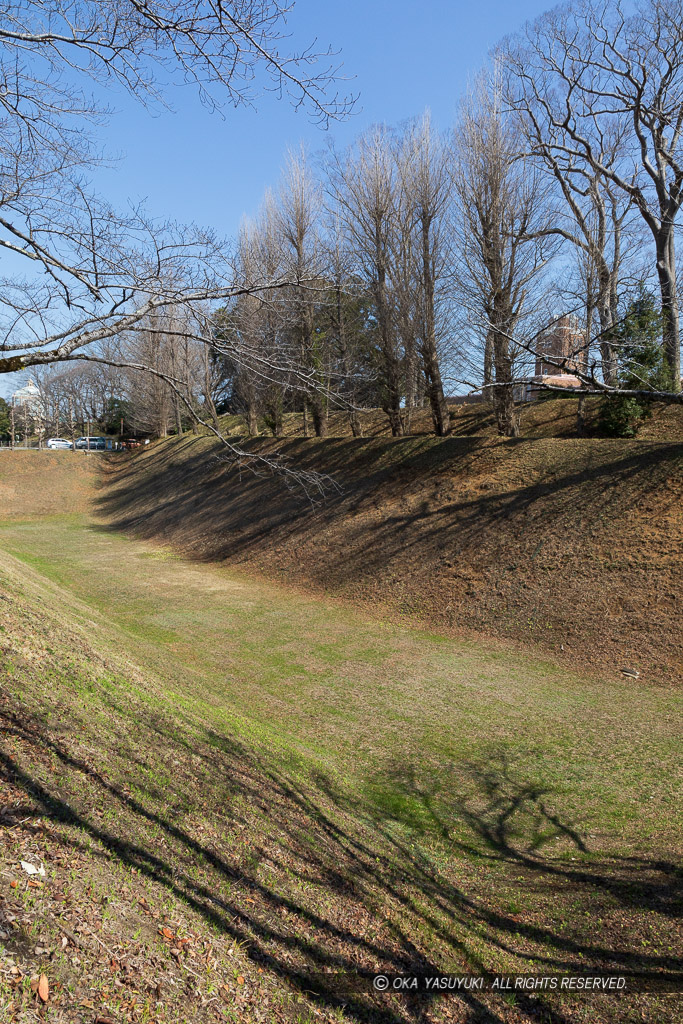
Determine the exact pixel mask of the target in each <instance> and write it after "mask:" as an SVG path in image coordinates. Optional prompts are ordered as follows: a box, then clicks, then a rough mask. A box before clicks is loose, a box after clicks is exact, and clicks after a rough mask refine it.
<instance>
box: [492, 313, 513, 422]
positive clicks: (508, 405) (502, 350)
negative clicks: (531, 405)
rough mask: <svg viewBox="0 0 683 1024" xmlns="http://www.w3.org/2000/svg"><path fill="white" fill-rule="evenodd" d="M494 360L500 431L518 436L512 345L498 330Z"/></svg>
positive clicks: (496, 403)
mask: <svg viewBox="0 0 683 1024" xmlns="http://www.w3.org/2000/svg"><path fill="white" fill-rule="evenodd" d="M494 362H495V370H496V386H495V387H494V388H493V407H494V409H495V413H496V422H497V424H498V433H499V434H501V435H502V436H503V437H517V436H518V435H519V423H518V421H517V416H516V415H515V399H514V391H513V383H512V359H511V358H510V346H509V342H508V339H507V336H506V335H505V334H499V333H498V332H496V335H495V340H494Z"/></svg>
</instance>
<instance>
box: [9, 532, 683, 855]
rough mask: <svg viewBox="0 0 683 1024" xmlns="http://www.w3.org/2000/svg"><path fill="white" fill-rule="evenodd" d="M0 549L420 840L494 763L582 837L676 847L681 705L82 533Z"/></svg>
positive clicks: (213, 708)
mask: <svg viewBox="0 0 683 1024" xmlns="http://www.w3.org/2000/svg"><path fill="white" fill-rule="evenodd" d="M0 544H1V545H2V547H3V548H4V549H5V550H7V551H8V552H10V553H11V554H13V555H14V556H15V557H17V558H19V559H21V560H22V561H24V562H25V563H26V564H28V565H30V566H32V567H33V568H35V569H37V570H38V571H39V572H40V573H41V574H43V575H44V576H46V577H47V578H49V579H51V580H53V581H54V582H55V583H56V584H58V585H59V586H60V587H64V588H65V589H66V591H67V593H68V594H73V595H75V596H76V597H77V598H78V599H79V601H81V602H83V606H84V609H87V611H85V610H84V611H82V612H81V616H82V619H83V621H86V620H87V619H88V618H90V617H92V627H91V628H92V629H93V630H94V631H97V629H98V628H99V627H98V624H99V622H101V621H106V622H107V623H108V624H109V625H110V626H112V627H114V628H115V629H116V630H118V631H120V634H121V636H122V637H123V638H124V641H123V642H124V643H125V644H126V645H128V646H129V649H130V651H131V654H132V655H133V656H134V657H135V659H136V661H137V662H138V663H139V664H141V665H143V666H145V667H148V668H149V669H151V670H152V671H154V672H156V673H157V674H158V675H160V676H161V677H163V679H164V682H165V685H166V687H167V688H168V692H169V694H170V695H172V697H173V699H174V700H176V701H178V702H179V703H180V704H181V705H182V706H184V707H187V708H188V709H191V708H195V707H196V708H201V710H202V714H204V715H207V716H209V717H210V719H211V720H212V722H213V723H214V724H215V726H216V727H217V728H225V727H226V726H228V727H229V728H231V729H237V730H238V731H239V733H240V734H241V735H243V736H248V737H250V738H255V737H258V738H259V739H260V740H261V741H262V742H263V743H264V744H266V745H267V746H268V747H269V748H270V749H277V750H279V751H280V755H279V756H282V757H285V758H287V760H288V761H289V762H291V761H292V758H294V760H296V761H297V762H299V763H300V764H301V767H302V770H307V771H310V770H313V769H315V768H325V769H328V770H331V771H333V772H334V774H335V775H336V776H338V777H339V778H343V779H345V781H346V784H348V785H349V786H352V787H353V789H354V791H355V792H363V793H364V794H365V796H366V799H367V800H368V802H369V806H370V805H372V806H373V808H374V810H375V811H377V812H380V813H384V814H386V815H387V816H388V817H390V818H392V819H396V820H397V821H405V822H408V823H410V824H412V825H415V824H416V822H418V821H419V822H420V823H421V826H420V827H422V825H423V824H424V822H425V821H426V820H428V819H429V817H430V816H429V815H427V817H425V814H424V812H423V810H421V809H420V808H422V807H423V804H424V801H425V799H426V795H427V794H429V795H430V796H429V799H430V800H432V799H433V800H434V801H435V806H434V809H435V810H437V811H438V815H439V820H440V821H441V820H442V819H443V821H444V823H445V826H446V827H447V828H451V827H454V826H455V825H457V823H458V822H459V821H460V813H459V811H458V810H457V809H456V807H455V806H454V805H453V803H452V801H451V800H450V798H449V794H452V792H453V790H454V788H455V789H457V790H458V792H459V796H458V801H456V803H458V805H459V804H460V803H461V802H462V800H463V799H469V798H470V796H471V798H472V799H476V798H477V788H478V787H479V788H480V787H481V781H480V782H479V783H477V782H473V781H472V780H473V778H476V777H478V776H477V773H478V772H479V770H480V768H481V767H482V766H486V765H488V764H489V763H491V762H492V761H494V762H498V763H499V764H503V763H504V764H505V765H507V766H508V768H507V770H508V771H511V772H513V773H514V777H515V779H516V780H517V781H518V783H519V784H520V785H523V786H532V787H534V786H535V787H541V788H542V789H543V790H544V792H545V793H546V794H547V796H546V800H547V801H548V802H549V803H550V805H551V806H552V808H553V809H554V811H556V812H558V813H560V814H562V815H563V816H565V817H566V818H567V819H568V820H570V821H571V822H572V823H573V827H575V828H576V829H578V830H579V831H580V832H581V833H582V834H584V833H588V832H590V831H591V830H596V829H597V830H599V831H600V832H601V834H603V835H606V836H609V838H610V841H611V842H613V843H615V844H617V845H623V846H624V847H628V846H629V845H631V844H634V843H638V842H646V841H647V840H648V837H650V836H651V835H652V834H653V832H656V833H659V834H662V835H664V834H669V835H672V836H673V835H674V833H675V828H676V824H677V822H676V820H675V816H676V812H677V805H676V799H675V797H676V791H675V789H674V788H673V785H672V779H673V778H674V777H675V772H676V766H677V763H678V757H677V754H678V752H677V749H676V728H675V723H676V720H677V714H678V713H679V711H680V698H679V695H678V694H677V693H676V692H675V691H671V690H667V689H663V688H662V689H657V688H653V687H646V686H638V684H637V683H633V682H631V681H629V682H628V683H621V682H618V683H615V682H609V681H602V680H600V679H599V678H598V679H586V678H581V677H578V676H574V675H572V674H570V673H568V672H566V670H562V669H560V668H557V667H556V666H553V665H552V664H551V663H549V662H547V661H543V660H534V659H532V658H530V657H528V656H521V655H519V656H517V655H515V654H513V653H506V652H503V651H500V650H498V651H496V652H495V653H492V652H490V651H487V650H482V648H481V646H480V645H477V644H475V643H457V642H454V641H451V640H449V641H444V639H443V638H442V637H438V636H437V637H435V636H433V635H432V634H428V633H425V632H421V631H418V630H411V629H407V628H405V627H398V626H392V625H389V624H386V623H380V622H373V621H372V620H369V619H368V617H367V616H366V615H360V614H358V613H356V612H354V610H353V609H351V608H349V607H348V606H344V605H341V604H340V603H333V602H331V601H329V602H326V601H320V600H319V599H315V600H313V599H311V600H309V599H307V598H306V597H305V596H302V595H301V594H299V593H294V592H292V591H283V590H278V589H277V588H275V587H271V586H268V585H266V584H264V583H262V582H258V581H255V580H250V579H247V578H245V577H238V576H236V575H235V574H234V573H231V572H227V571H225V570H222V569H220V568H219V567H215V566H205V565H204V566H198V565H196V564H192V563H189V562H186V561H183V560H181V559H178V558H175V557H173V556H172V555H171V554H170V553H168V552H159V551H155V550H150V548H149V545H146V544H144V543H139V542H135V541H131V540H128V539H126V538H124V537H121V536H119V535H117V534H115V533H108V532H103V531H99V530H96V529H93V528H91V527H88V526H86V524H85V522H84V523H83V525H82V528H81V529H74V528H73V520H70V521H68V522H63V521H62V520H60V519H52V520H44V521H42V522H35V523H24V524H14V523H12V524H6V525H4V526H3V527H2V528H1V529H0ZM160 555H163V556H164V557H160ZM625 698H626V699H625ZM397 765H400V766H401V772H400V773H399V774H400V775H401V778H398V777H397V772H396V766H397ZM406 780H409V782H408V781H406ZM479 795H481V794H479ZM521 825H522V823H521V819H520V827H521Z"/></svg>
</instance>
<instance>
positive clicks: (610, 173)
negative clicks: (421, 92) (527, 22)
mask: <svg viewBox="0 0 683 1024" xmlns="http://www.w3.org/2000/svg"><path fill="white" fill-rule="evenodd" d="M682 24H683V4H682V3H681V0H641V2H640V3H638V4H637V6H636V10H635V11H633V12H632V13H628V10H627V8H626V6H625V4H623V3H622V2H621V0H603V2H601V3H600V4H598V5H597V6H596V5H595V4H594V3H591V2H589V0H578V2H576V3H574V4H572V5H569V6H566V7H563V8H559V9H557V10H556V11H554V12H552V13H551V14H548V15H545V16H544V17H543V18H542V19H539V20H538V21H537V22H535V23H534V24H533V25H531V26H530V27H529V28H528V29H527V31H526V33H525V35H524V37H523V39H521V40H519V39H518V40H513V41H511V42H510V43H508V44H507V45H506V47H505V51H506V59H507V61H508V66H509V67H510V68H511V69H512V70H513V72H514V77H513V79H512V83H513V88H512V89H511V90H510V94H509V99H510V101H511V103H512V104H513V105H514V107H515V109H517V110H518V111H520V112H521V113H522V115H523V117H525V118H526V120H527V123H533V122H534V121H535V122H536V123H537V125H538V132H539V134H540V135H541V136H542V137H543V144H542V145H543V148H544V151H545V152H546V154H552V156H553V157H554V158H555V159H557V160H561V161H563V162H564V163H565V164H567V163H571V162H574V161H575V162H576V163H578V164H584V165H585V166H587V167H588V168H590V170H591V171H592V172H593V173H594V174H595V175H599V176H600V178H601V179H602V181H603V183H604V184H605V185H606V186H607V187H609V188H611V189H612V190H621V192H622V193H623V194H624V195H625V196H626V197H627V199H628V201H630V202H631V203H632V204H633V206H634V207H635V209H636V210H637V211H638V213H639V214H640V216H641V217H642V218H643V221H644V223H645V225H646V226H647V228H648V229H649V231H650V233H651V236H652V239H653V243H654V250H655V267H656V273H657V277H658V281H659V289H660V296H661V306H662V314H663V345H664V349H665V353H666V359H667V363H668V366H669V370H670V374H671V378H672V381H671V384H672V388H673V390H674V391H678V390H679V389H680V338H679V309H678V295H677V282H676V259H675V245H674V226H675V221H676V217H677V215H678V212H679V210H680V207H681V203H682V202H683V160H682V154H681V141H682V140H681V131H682V130H683V32H682V31H681V25H682ZM613 139H619V140H621V145H622V152H621V153H620V158H619V159H616V160H615V159H614V158H613V157H614V155H615V152H614V149H613V146H612V145H611V144H610V140H613ZM606 141H607V142H608V144H607V145H606Z"/></svg>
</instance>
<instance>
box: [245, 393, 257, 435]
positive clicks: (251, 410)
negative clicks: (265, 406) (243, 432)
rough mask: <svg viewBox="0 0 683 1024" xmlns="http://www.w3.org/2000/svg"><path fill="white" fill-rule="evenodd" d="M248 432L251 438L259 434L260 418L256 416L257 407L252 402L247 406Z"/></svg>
mask: <svg viewBox="0 0 683 1024" xmlns="http://www.w3.org/2000/svg"><path fill="white" fill-rule="evenodd" d="M247 431H248V433H249V437H255V436H256V434H258V416H257V415H256V406H255V404H254V403H253V402H250V403H249V405H248V406H247Z"/></svg>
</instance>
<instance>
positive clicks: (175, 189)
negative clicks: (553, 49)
mask: <svg viewBox="0 0 683 1024" xmlns="http://www.w3.org/2000/svg"><path fill="white" fill-rule="evenodd" d="M548 6H549V4H548V3H547V2H545V3H544V2H543V0H523V2H520V3H517V4H515V3H512V4H510V3H505V2H503V0H493V2H491V0H479V2H478V3H472V2H462V0H455V2H453V0H451V2H448V0H422V2H417V3H416V2H414V0H412V2H411V0H393V2H387V0H344V2H341V3H329V2H328V0H297V2H296V5H295V7H294V11H293V12H292V15H291V17H290V23H289V25H290V30H291V34H292V37H293V42H295V43H303V44H306V43H308V42H310V41H311V40H312V39H314V38H317V39H318V41H319V43H320V44H322V45H323V46H324V45H327V44H328V43H330V44H332V45H333V46H334V48H335V49H338V50H340V51H341V52H340V54H339V60H341V61H343V63H344V72H345V73H346V74H347V75H349V76H354V77H353V81H352V82H350V83H349V87H350V88H351V89H352V90H353V91H354V92H355V93H359V94H360V98H359V101H358V106H357V112H356V114H355V115H354V116H352V117H351V118H350V119H349V120H348V121H347V122H346V123H343V124H339V123H336V124H332V125H331V127H330V129H329V132H325V131H321V129H320V128H319V127H316V126H315V125H314V124H311V123H310V121H309V119H308V118H307V116H306V115H305V113H304V112H303V111H299V112H295V111H294V110H292V109H290V108H289V107H288V106H287V105H286V104H285V103H284V102H279V101H278V100H277V99H276V98H275V97H274V96H272V95H265V96H263V97H262V98H261V100H260V101H259V103H258V109H257V111H253V110H250V109H239V110H233V109H226V110H225V119H224V120H223V119H221V117H220V116H217V115H216V114H211V113H210V112H209V111H206V110H204V109H202V108H201V106H200V105H199V102H198V100H197V97H196V93H194V91H193V90H192V89H190V88H188V87H182V88H177V87H176V88H174V89H171V90H170V99H171V102H172V103H173V106H174V107H175V110H174V112H158V113H157V114H156V115H154V116H150V113H149V112H148V111H146V110H144V109H143V108H141V107H139V106H137V105H136V104H135V103H133V102H129V101H125V102H123V100H122V99H120V98H118V97H116V96H115V95H113V96H111V97H110V102H113V104H114V105H115V106H118V108H119V113H118V115H117V116H116V118H115V119H114V120H113V122H112V125H111V127H110V129H109V130H108V131H107V136H106V142H107V144H108V149H109V152H110V153H119V154H122V159H121V160H120V161H119V162H118V163H117V165H116V168H115V170H113V171H110V172H104V173H102V174H101V175H100V182H99V183H100V187H101V188H102V190H103V191H106V193H107V194H108V195H111V196H114V197H116V198H118V199H119V200H120V201H123V200H125V199H127V198H128V197H129V196H134V197H136V198H141V197H145V198H147V200H148V205H149V207H150V209H151V211H152V212H153V213H155V214H158V215H159V216H164V215H165V214H171V215H173V216H174V217H175V218H176V219H178V220H181V221H194V222H197V223H199V224H202V225H211V226H213V227H215V228H216V229H217V230H218V231H219V233H221V234H229V235H231V234H233V233H234V232H235V230H236V229H237V227H238V226H239V222H240V219H241V217H242V216H243V214H245V213H247V214H251V213H254V212H255V211H256V209H257V207H258V205H259V203H260V200H261V197H262V195H263V192H264V190H265V188H266V187H267V186H268V185H272V184H274V183H275V181H276V180H277V178H278V175H279V169H280V166H281V163H282V158H283V154H284V152H285V150H286V148H287V147H288V146H289V145H297V144H298V143H299V142H300V141H301V140H305V142H306V143H307V145H308V146H309V149H310V150H311V151H312V152H315V151H317V150H320V149H322V148H324V146H325V144H326V136H327V135H328V134H331V135H332V136H333V137H334V139H335V141H337V142H338V143H339V144H340V145H343V144H345V143H347V142H350V141H351V139H352V138H353V137H354V135H356V134H357V133H358V132H359V131H361V130H362V129H363V128H364V127H365V126H367V125H368V124H372V123H375V122H377V121H386V122H388V123H390V124H393V123H396V122H399V121H401V120H404V119H405V118H407V117H411V116H414V115H416V114H419V113H421V112H422V111H423V110H424V109H425V107H429V108H430V109H431V110H432V113H433V115H434V117H435V119H436V121H437V123H438V124H440V125H442V126H446V125H447V124H449V123H450V121H451V120H452V118H453V115H454V112H455V109H456V105H457V101H458V97H459V96H460V95H461V94H462V92H463V90H464V89H465V88H466V85H467V81H468V78H469V77H471V76H472V75H473V74H474V73H475V72H476V71H477V69H478V68H479V67H480V65H481V64H482V63H483V61H484V60H485V59H486V54H487V52H488V50H489V49H490V48H491V47H492V46H493V45H494V44H495V43H496V42H497V41H498V40H499V39H500V38H501V37H502V36H503V35H505V34H506V33H508V32H511V31H514V30H515V29H516V28H518V27H520V26H521V25H522V24H523V22H524V21H525V20H526V19H528V18H533V17H535V16H537V15H538V14H540V13H541V12H542V11H544V10H547V8H548ZM117 101H118V102H117Z"/></svg>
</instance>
